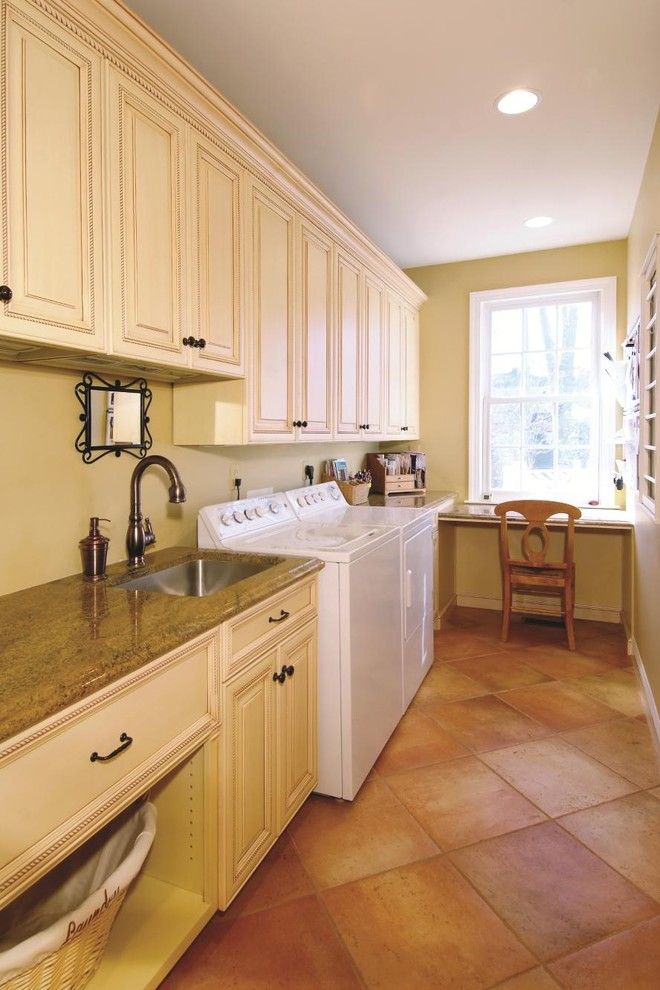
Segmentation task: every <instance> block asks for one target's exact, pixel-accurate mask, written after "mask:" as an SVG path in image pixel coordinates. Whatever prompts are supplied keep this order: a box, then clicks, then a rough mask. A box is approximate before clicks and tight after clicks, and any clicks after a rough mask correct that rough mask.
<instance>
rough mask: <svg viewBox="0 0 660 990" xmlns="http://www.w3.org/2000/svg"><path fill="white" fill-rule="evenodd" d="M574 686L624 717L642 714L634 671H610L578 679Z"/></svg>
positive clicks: (639, 692)
mask: <svg viewBox="0 0 660 990" xmlns="http://www.w3.org/2000/svg"><path fill="white" fill-rule="evenodd" d="M573 684H574V686H575V687H576V688H577V689H578V690H579V691H583V692H584V693H585V694H586V695H588V696H590V697H592V698H596V699H597V700H598V701H602V702H603V703H604V704H606V705H608V706H609V707H610V708H614V709H616V711H619V712H622V713H623V714H624V715H641V714H643V712H644V706H643V705H642V694H641V689H640V686H639V681H638V680H637V677H636V675H635V671H634V670H611V671H610V672H609V673H607V674H595V675H593V676H592V677H580V678H579V679H578V680H576V681H573Z"/></svg>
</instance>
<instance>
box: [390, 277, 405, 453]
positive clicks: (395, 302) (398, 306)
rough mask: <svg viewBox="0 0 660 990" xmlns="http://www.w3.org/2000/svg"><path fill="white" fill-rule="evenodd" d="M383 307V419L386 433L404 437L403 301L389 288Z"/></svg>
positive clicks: (391, 435)
mask: <svg viewBox="0 0 660 990" xmlns="http://www.w3.org/2000/svg"><path fill="white" fill-rule="evenodd" d="M386 309H387V361H386V369H387V419H386V430H385V432H386V435H387V436H388V437H405V432H404V431H403V429H402V428H403V427H404V426H405V418H406V409H405V376H406V356H405V347H404V327H403V305H402V303H401V300H400V299H399V297H398V296H395V295H393V294H392V293H391V292H388V293H387V297H386Z"/></svg>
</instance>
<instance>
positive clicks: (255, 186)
mask: <svg viewBox="0 0 660 990" xmlns="http://www.w3.org/2000/svg"><path fill="white" fill-rule="evenodd" d="M248 226H249V233H248V245H249V253H250V272H249V281H248V298H249V299H250V303H251V305H250V309H249V316H250V321H251V325H250V327H249V329H248V336H249V337H250V343H251V375H250V376H249V377H250V381H249V387H250V427H249V430H250V439H251V440H253V441H255V440H256V441H259V442H260V443H265V442H268V441H269V440H274V441H277V440H280V441H281V440H282V439H283V438H290V439H293V437H294V432H295V427H294V425H293V420H294V410H293V390H294V357H293V321H294V297H295V284H294V283H295V279H294V247H295V241H294V237H295V211H294V209H293V207H292V206H290V205H289V204H288V203H287V202H286V201H285V200H284V199H282V198H281V197H280V196H277V195H276V194H275V193H274V192H272V191H271V190H270V189H269V188H268V187H267V186H266V185H264V184H263V183H262V182H259V181H258V180H257V179H253V180H252V182H251V183H250V191H249V207H248Z"/></svg>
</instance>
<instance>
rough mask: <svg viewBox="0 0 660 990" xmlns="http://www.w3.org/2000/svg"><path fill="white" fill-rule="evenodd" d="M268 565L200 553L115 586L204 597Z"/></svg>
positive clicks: (268, 564) (256, 572)
mask: <svg viewBox="0 0 660 990" xmlns="http://www.w3.org/2000/svg"><path fill="white" fill-rule="evenodd" d="M268 567H272V563H270V562H266V561H264V563H254V562H250V563H245V562H244V561H239V560H237V561H233V560H214V559H213V558H209V557H202V558H199V559H197V560H186V561H184V563H182V564H175V565H174V567H167V568H166V569H165V570H163V571H154V572H153V573H152V574H144V575H143V576H142V577H137V578H133V579H132V580H130V581H124V582H122V584H120V585H118V586H117V587H120V588H124V589H126V590H127V591H160V592H161V593H162V594H165V595H189V596H191V597H195V598H204V597H205V596H206V595H213V594H215V592H216V591H222V589H223V588H227V587H228V586H229V585H230V584H236V583H237V582H238V581H242V580H243V579H244V578H247V577H251V576H252V575H253V574H259V572H260V571H265V570H266V569H267V568H268Z"/></svg>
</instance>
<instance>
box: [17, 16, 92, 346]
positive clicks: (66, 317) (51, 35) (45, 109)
mask: <svg viewBox="0 0 660 990" xmlns="http://www.w3.org/2000/svg"><path fill="white" fill-rule="evenodd" d="M2 8H3V9H2V17H3V19H4V23H3V28H4V30H3V32H2V39H3V42H2V43H3V48H2V59H1V64H2V78H1V81H0V85H1V87H2V103H3V106H4V107H5V110H6V118H5V119H4V120H3V134H2V137H1V138H0V140H1V141H2V145H3V147H2V155H3V159H4V161H3V165H6V168H5V167H3V169H2V186H3V188H2V202H3V214H4V220H5V223H4V224H3V242H2V282H3V286H4V287H5V288H4V291H3V301H2V302H0V335H3V336H5V337H7V338H12V339H15V340H19V341H26V342H30V343H32V344H35V343H42V344H48V343H50V344H56V345H61V346H65V347H67V348H90V349H91V350H95V349H97V350H101V351H102V350H103V347H104V299H103V280H104V271H103V265H102V224H101V211H102V200H101V64H102V58H101V56H100V55H99V54H98V53H97V52H96V51H94V49H93V48H92V47H91V46H88V45H86V44H85V42H84V41H82V40H81V39H80V38H78V37H76V36H75V35H73V34H71V33H69V32H68V31H67V30H66V29H65V28H63V27H61V26H60V25H59V24H57V23H54V22H53V21H52V20H51V19H50V18H48V17H46V16H44V15H43V14H42V13H41V12H40V11H39V10H38V9H36V8H35V6H34V5H33V4H31V3H25V2H22V0H15V2H14V3H12V4H11V5H10V4H3V5H2Z"/></svg>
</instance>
